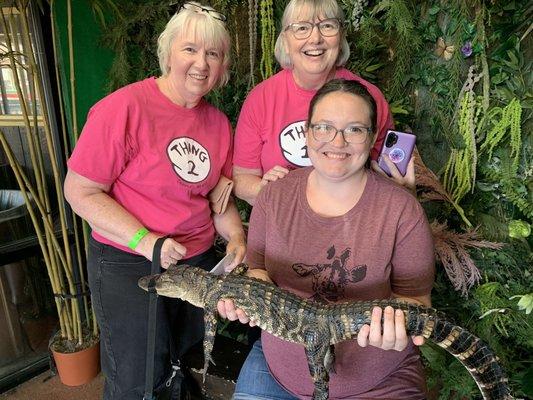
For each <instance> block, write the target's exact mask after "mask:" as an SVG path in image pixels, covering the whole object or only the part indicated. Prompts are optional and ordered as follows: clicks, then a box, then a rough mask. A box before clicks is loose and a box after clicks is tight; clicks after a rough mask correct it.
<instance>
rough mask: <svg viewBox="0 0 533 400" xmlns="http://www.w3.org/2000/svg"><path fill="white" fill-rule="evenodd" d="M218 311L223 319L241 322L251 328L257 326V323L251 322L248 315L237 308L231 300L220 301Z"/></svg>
mask: <svg viewBox="0 0 533 400" xmlns="http://www.w3.org/2000/svg"><path fill="white" fill-rule="evenodd" d="M217 311H218V314H219V315H220V316H221V317H222V318H227V319H229V320H230V321H236V320H239V322H240V323H241V324H249V325H250V326H255V323H254V322H253V321H252V320H250V318H249V317H248V315H246V313H245V312H244V311H243V310H241V309H240V308H236V307H235V304H234V303H233V300H231V299H222V300H219V301H218V304H217Z"/></svg>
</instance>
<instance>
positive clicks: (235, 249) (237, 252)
mask: <svg viewBox="0 0 533 400" xmlns="http://www.w3.org/2000/svg"><path fill="white" fill-rule="evenodd" d="M231 253H233V255H234V257H233V261H232V262H231V264H229V265H228V266H226V268H225V270H226V272H230V271H231V270H232V269H233V268H235V267H236V266H237V265H239V264H240V263H241V262H242V260H243V259H244V255H245V254H246V239H245V236H244V232H239V233H236V234H234V235H230V238H229V240H228V244H227V245H226V254H231Z"/></svg>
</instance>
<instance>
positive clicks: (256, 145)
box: [233, 68, 393, 173]
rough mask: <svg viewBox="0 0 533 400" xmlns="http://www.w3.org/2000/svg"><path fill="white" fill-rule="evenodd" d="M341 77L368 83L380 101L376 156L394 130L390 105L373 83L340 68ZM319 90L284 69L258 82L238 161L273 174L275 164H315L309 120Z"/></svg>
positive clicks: (241, 128)
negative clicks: (308, 135) (311, 155)
mask: <svg viewBox="0 0 533 400" xmlns="http://www.w3.org/2000/svg"><path fill="white" fill-rule="evenodd" d="M335 77H336V78H345V79H352V80H356V81H358V82H360V83H361V84H363V85H364V86H365V87H366V88H367V89H368V91H369V93H370V94H371V95H372V97H374V99H375V101H376V105H377V128H378V129H377V131H378V138H377V140H376V144H375V145H374V148H373V149H372V152H371V157H372V158H373V159H376V158H377V156H378V153H379V151H380V150H381V145H382V144H383V140H384V137H385V134H386V132H387V130H388V129H392V128H393V122H392V116H391V114H390V110H389V105H388V103H387V101H386V100H385V97H383V94H382V93H381V91H380V90H379V89H378V88H377V87H376V86H374V85H373V84H371V83H369V82H367V81H365V80H364V79H362V78H361V77H359V76H357V75H355V74H353V73H351V72H350V71H348V70H347V69H345V68H339V69H338V70H337V72H336V74H335ZM315 93H316V90H305V89H302V88H300V87H299V86H298V85H297V84H296V82H295V81H294V78H293V75H292V71H291V70H289V69H284V70H281V71H280V72H278V73H277V74H275V75H274V76H272V77H270V78H268V79H267V80H265V81H263V82H261V83H260V84H258V85H257V86H256V87H255V88H254V89H253V90H252V91H251V92H250V94H249V95H248V97H247V98H246V100H245V102H244V104H243V106H242V109H241V113H240V115H239V121H238V123H237V128H236V129H235V149H234V154H233V163H234V165H237V166H239V167H242V168H249V169H260V170H261V171H262V173H265V172H267V171H268V170H270V169H271V168H272V167H274V166H275V165H281V166H283V167H286V168H289V169H295V168H298V167H306V166H310V165H311V161H310V160H309V157H308V156H307V147H306V145H305V133H304V123H305V121H306V119H307V113H308V111H309V103H310V102H311V99H312V98H313V96H314V95H315Z"/></svg>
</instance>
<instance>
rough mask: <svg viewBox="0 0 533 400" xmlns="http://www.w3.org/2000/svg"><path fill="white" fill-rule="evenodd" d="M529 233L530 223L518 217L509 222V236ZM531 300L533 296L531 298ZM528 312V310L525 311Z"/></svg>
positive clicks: (527, 234)
mask: <svg viewBox="0 0 533 400" xmlns="http://www.w3.org/2000/svg"><path fill="white" fill-rule="evenodd" d="M530 234H531V225H529V224H528V223H527V222H525V221H522V220H520V219H515V220H513V221H511V222H509V237H512V238H515V239H519V238H527V237H528V236H529V235H530ZM532 300H533V298H532ZM527 314H529V312H528V313H527Z"/></svg>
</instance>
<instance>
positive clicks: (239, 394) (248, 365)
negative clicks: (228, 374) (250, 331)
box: [233, 340, 297, 400]
mask: <svg viewBox="0 0 533 400" xmlns="http://www.w3.org/2000/svg"><path fill="white" fill-rule="evenodd" d="M296 399H297V397H294V396H293V395H292V394H290V393H289V392H287V391H286V390H285V389H283V387H281V386H280V384H279V383H278V382H276V380H275V379H274V377H273V376H272V375H271V374H270V371H269V370H268V366H267V362H266V359H265V355H264V354H263V347H262V346H261V340H257V341H256V342H255V343H254V345H253V347H252V350H251V351H250V354H248V357H247V358H246V361H245V362H244V364H243V366H242V368H241V372H240V374H239V378H238V379H237V384H236V385H235V394H234V395H233V400H296Z"/></svg>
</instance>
